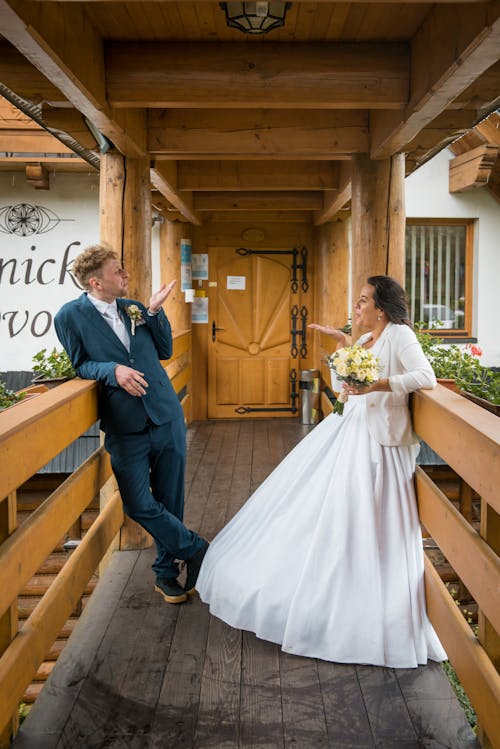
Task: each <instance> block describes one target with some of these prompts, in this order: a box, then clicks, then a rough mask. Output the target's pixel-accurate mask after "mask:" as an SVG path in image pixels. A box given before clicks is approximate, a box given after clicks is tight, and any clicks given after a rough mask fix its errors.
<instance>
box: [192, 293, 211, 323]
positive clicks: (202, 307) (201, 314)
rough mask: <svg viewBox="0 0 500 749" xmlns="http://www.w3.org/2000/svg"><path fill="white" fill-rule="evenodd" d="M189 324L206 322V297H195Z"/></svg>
mask: <svg viewBox="0 0 500 749" xmlns="http://www.w3.org/2000/svg"><path fill="white" fill-rule="evenodd" d="M191 322H193V323H207V322H208V297H200V296H195V298H194V299H193V306H192V307H191Z"/></svg>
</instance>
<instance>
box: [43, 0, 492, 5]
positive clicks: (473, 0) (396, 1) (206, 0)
mask: <svg viewBox="0 0 500 749" xmlns="http://www.w3.org/2000/svg"><path fill="white" fill-rule="evenodd" d="M45 2H60V0H45ZM65 2H66V3H77V2H81V0H65ZM86 2H87V3H104V2H108V3H121V2H123V0H86ZM134 2H136V3H137V4H139V3H148V2H150V0H134ZM156 2H158V3H174V2H175V3H178V2H179V0H156ZM197 2H201V3H213V0H197ZM294 2H295V4H296V5H299V4H300V3H301V2H305V3H309V2H310V0H294ZM331 2H332V0H316V3H315V5H316V4H318V3H331ZM482 2H485V0H435V3H434V5H439V4H441V3H482ZM355 3H363V4H365V5H368V4H370V3H377V4H379V3H380V0H350V4H351V5H353V4H355ZM391 3H393V4H398V5H399V4H400V1H399V0H385V4H386V5H390V4H391ZM420 3H426V4H428V0H406V4H407V5H413V4H415V5H418V4H420Z"/></svg>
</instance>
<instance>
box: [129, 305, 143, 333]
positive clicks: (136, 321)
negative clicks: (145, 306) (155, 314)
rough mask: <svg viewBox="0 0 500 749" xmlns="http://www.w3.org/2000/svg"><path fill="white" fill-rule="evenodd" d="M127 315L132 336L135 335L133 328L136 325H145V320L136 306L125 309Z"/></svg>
mask: <svg viewBox="0 0 500 749" xmlns="http://www.w3.org/2000/svg"><path fill="white" fill-rule="evenodd" d="M126 312H127V315H128V316H129V317H130V322H131V325H132V335H135V327H136V325H145V322H146V321H145V320H143V317H142V312H141V310H140V309H139V307H138V306H137V304H131V305H130V306H129V307H127V308H126Z"/></svg>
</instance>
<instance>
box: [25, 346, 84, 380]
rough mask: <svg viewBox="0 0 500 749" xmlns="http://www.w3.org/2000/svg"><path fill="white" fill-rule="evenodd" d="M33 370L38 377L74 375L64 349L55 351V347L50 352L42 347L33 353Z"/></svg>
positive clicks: (68, 376)
mask: <svg viewBox="0 0 500 749" xmlns="http://www.w3.org/2000/svg"><path fill="white" fill-rule="evenodd" d="M33 372H34V374H36V375H38V376H39V377H45V378H47V379H49V380H52V379H59V378H61V377H67V378H72V377H75V376H76V372H75V370H74V369H73V366H72V364H71V361H70V358H69V356H68V354H67V353H66V351H64V350H63V351H57V350H56V349H55V348H54V349H52V351H51V352H50V354H48V353H47V349H45V348H44V349H42V350H41V351H39V352H38V353H37V354H35V355H34V357H33Z"/></svg>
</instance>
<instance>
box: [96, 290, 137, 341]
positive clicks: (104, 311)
mask: <svg viewBox="0 0 500 749" xmlns="http://www.w3.org/2000/svg"><path fill="white" fill-rule="evenodd" d="M87 297H88V299H89V300H90V301H91V302H92V304H93V305H94V307H95V308H96V309H97V311H98V312H99V313H100V314H101V315H102V316H103V317H104V319H105V320H106V322H107V323H108V325H109V327H110V328H111V329H112V330H113V331H114V333H115V334H116V335H117V336H118V338H119V339H120V341H121V342H122V343H123V345H124V346H125V348H126V349H127V351H130V336H129V334H128V330H127V328H126V326H125V323H124V322H123V320H122V318H121V316H120V313H119V311H118V306H117V304H116V299H115V300H114V301H113V302H111V304H109V303H108V302H104V301H103V300H102V299H96V298H95V297H93V296H92V294H87Z"/></svg>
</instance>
